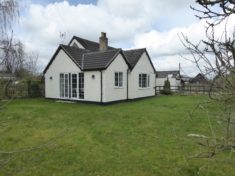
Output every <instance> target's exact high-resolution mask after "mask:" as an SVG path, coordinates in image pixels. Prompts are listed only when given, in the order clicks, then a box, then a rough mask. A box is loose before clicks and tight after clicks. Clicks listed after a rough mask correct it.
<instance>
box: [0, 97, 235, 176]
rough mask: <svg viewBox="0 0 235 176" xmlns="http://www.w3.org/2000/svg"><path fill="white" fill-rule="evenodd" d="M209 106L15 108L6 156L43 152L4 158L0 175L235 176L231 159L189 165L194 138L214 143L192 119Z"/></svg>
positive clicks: (5, 117) (0, 115)
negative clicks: (195, 135) (191, 114)
mask: <svg viewBox="0 0 235 176" xmlns="http://www.w3.org/2000/svg"><path fill="white" fill-rule="evenodd" d="M204 100H205V97H199V96H162V97H155V98H149V99H145V100H140V101H135V102H126V103H119V104H113V105H109V106H101V105H93V104H82V103H75V104H66V103H56V102H55V101H52V100H45V99H21V100H20V99H19V100H15V101H13V102H12V103H10V104H9V105H8V106H7V107H6V108H5V109H3V110H1V111H0V135H1V140H0V151H17V150H22V149H25V148H27V149H29V148H31V147H36V149H34V150H30V151H22V152H19V153H13V154H0V163H1V161H3V160H2V159H8V158H9V157H12V159H11V160H10V162H9V163H8V164H7V165H5V166H4V167H1V165H0V175H1V176H2V175H14V176H31V175H34V176H45V175H48V176H49V175H50V176H54V175H56V176H62V175H64V176H75V175H76V176H89V175H90V176H152V175H154V176H156V175H158V176H160V175H166V176H168V175H173V176H174V175H176V176H177V175H178V176H184V175H185V176H189V175H208V176H210V175H211V176H212V175H213V176H214V175H219V176H223V175H224V176H227V175H235V167H234V157H233V156H232V158H230V159H228V156H231V155H230V154H227V153H224V154H222V155H219V156H216V157H215V158H213V159H189V157H190V156H192V155H194V154H196V153H198V152H199V147H198V145H197V141H196V140H194V139H192V138H190V137H187V135H188V134H190V133H199V134H204V135H210V131H209V126H208V121H207V118H205V116H204V114H203V113H202V112H199V111H198V112H196V113H195V114H194V117H193V118H189V116H188V112H189V111H190V110H191V109H192V108H193V107H195V105H196V104H197V103H198V102H201V101H204ZM211 108H213V109H214V111H216V107H211ZM213 124H214V125H216V124H215V120H214V121H213Z"/></svg>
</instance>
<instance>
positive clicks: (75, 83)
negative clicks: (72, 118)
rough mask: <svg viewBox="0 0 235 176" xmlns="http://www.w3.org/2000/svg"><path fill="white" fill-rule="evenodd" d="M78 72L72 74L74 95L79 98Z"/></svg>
mask: <svg viewBox="0 0 235 176" xmlns="http://www.w3.org/2000/svg"><path fill="white" fill-rule="evenodd" d="M77 85H78V84H77V74H72V97H73V98H77Z"/></svg>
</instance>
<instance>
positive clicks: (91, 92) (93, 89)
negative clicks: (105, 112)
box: [84, 71, 101, 102]
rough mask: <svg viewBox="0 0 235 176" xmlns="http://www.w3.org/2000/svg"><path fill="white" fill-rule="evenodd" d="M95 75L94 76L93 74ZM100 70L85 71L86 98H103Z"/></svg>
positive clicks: (93, 99)
mask: <svg viewBox="0 0 235 176" xmlns="http://www.w3.org/2000/svg"><path fill="white" fill-rule="evenodd" d="M93 75H94V78H92V76H93ZM100 85H101V84H100V72H99V71H87V72H84V100H85V101H95V102H100V100H101V86H100Z"/></svg>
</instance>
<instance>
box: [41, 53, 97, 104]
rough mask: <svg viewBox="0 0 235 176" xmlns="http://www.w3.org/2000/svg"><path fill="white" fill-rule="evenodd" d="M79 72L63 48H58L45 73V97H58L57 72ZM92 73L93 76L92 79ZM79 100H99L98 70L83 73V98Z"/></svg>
mask: <svg viewBox="0 0 235 176" xmlns="http://www.w3.org/2000/svg"><path fill="white" fill-rule="evenodd" d="M79 72H81V70H80V69H79V68H78V66H77V65H76V64H75V63H74V62H73V61H72V60H71V59H70V58H69V57H68V56H67V54H66V53H65V52H64V51H63V50H60V51H59V52H58V54H57V56H56V58H55V59H54V61H53V62H52V64H51V65H50V67H49V69H48V70H47V72H46V74H45V97H46V98H56V99H60V88H59V85H60V84H59V74H60V73H79ZM92 75H94V76H95V78H94V79H93V78H92ZM50 77H52V79H50ZM81 101H96V102H99V101H100V73H99V72H98V71H91V72H85V73H84V99H82V100H81Z"/></svg>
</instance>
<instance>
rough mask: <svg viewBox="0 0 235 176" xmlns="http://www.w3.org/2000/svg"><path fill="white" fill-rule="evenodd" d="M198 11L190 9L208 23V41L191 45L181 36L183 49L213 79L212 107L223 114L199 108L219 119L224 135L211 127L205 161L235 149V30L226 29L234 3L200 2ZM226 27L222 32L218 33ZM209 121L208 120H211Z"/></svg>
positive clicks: (230, 0) (223, 0)
mask: <svg viewBox="0 0 235 176" xmlns="http://www.w3.org/2000/svg"><path fill="white" fill-rule="evenodd" d="M196 2H197V4H198V5H199V7H198V8H196V7H191V9H192V10H194V11H195V12H197V15H196V17H197V18H199V19H200V20H205V21H206V24H207V25H206V28H205V34H206V38H204V39H202V40H200V41H199V42H198V43H192V42H191V41H190V39H189V38H188V37H187V36H185V35H184V34H182V35H181V36H180V39H181V41H182V43H183V45H184V46H185V47H186V48H187V49H188V51H189V52H190V53H191V54H192V56H193V59H192V60H191V61H193V62H194V63H195V64H196V65H197V67H198V68H199V70H200V71H201V72H202V73H203V74H204V75H212V76H213V77H214V79H213V81H212V83H211V92H210V93H209V96H210V98H211V100H212V101H211V102H210V103H214V102H216V103H217V104H219V106H220V108H221V110H222V111H223V113H222V114H217V115H215V114H214V113H213V114H212V113H211V112H210V109H209V108H207V105H203V106H198V107H200V108H201V109H202V110H204V111H205V112H206V114H207V116H210V115H211V114H212V117H215V116H219V117H220V118H219V120H220V121H221V122H222V124H223V129H224V130H223V132H221V134H220V136H219V137H218V136H217V135H216V134H215V132H214V130H213V128H212V125H211V123H210V129H211V137H210V138H207V139H206V140H205V141H204V142H200V143H199V144H200V145H201V146H204V147H206V149H207V152H206V154H205V153H203V155H202V154H199V155H200V156H203V157H212V156H214V155H215V154H216V153H218V152H221V151H224V150H228V149H229V150H234V149H235V136H234V134H235V133H234V128H232V126H234V120H235V117H234V113H235V111H234V110H235V26H234V29H233V32H231V30H228V29H227V26H228V22H229V19H230V17H231V16H232V15H235V1H234V0H197V1H196ZM221 27H223V29H224V30H223V32H222V33H220V34H219V33H218V29H219V28H220V29H221ZM208 118H209V117H208Z"/></svg>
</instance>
